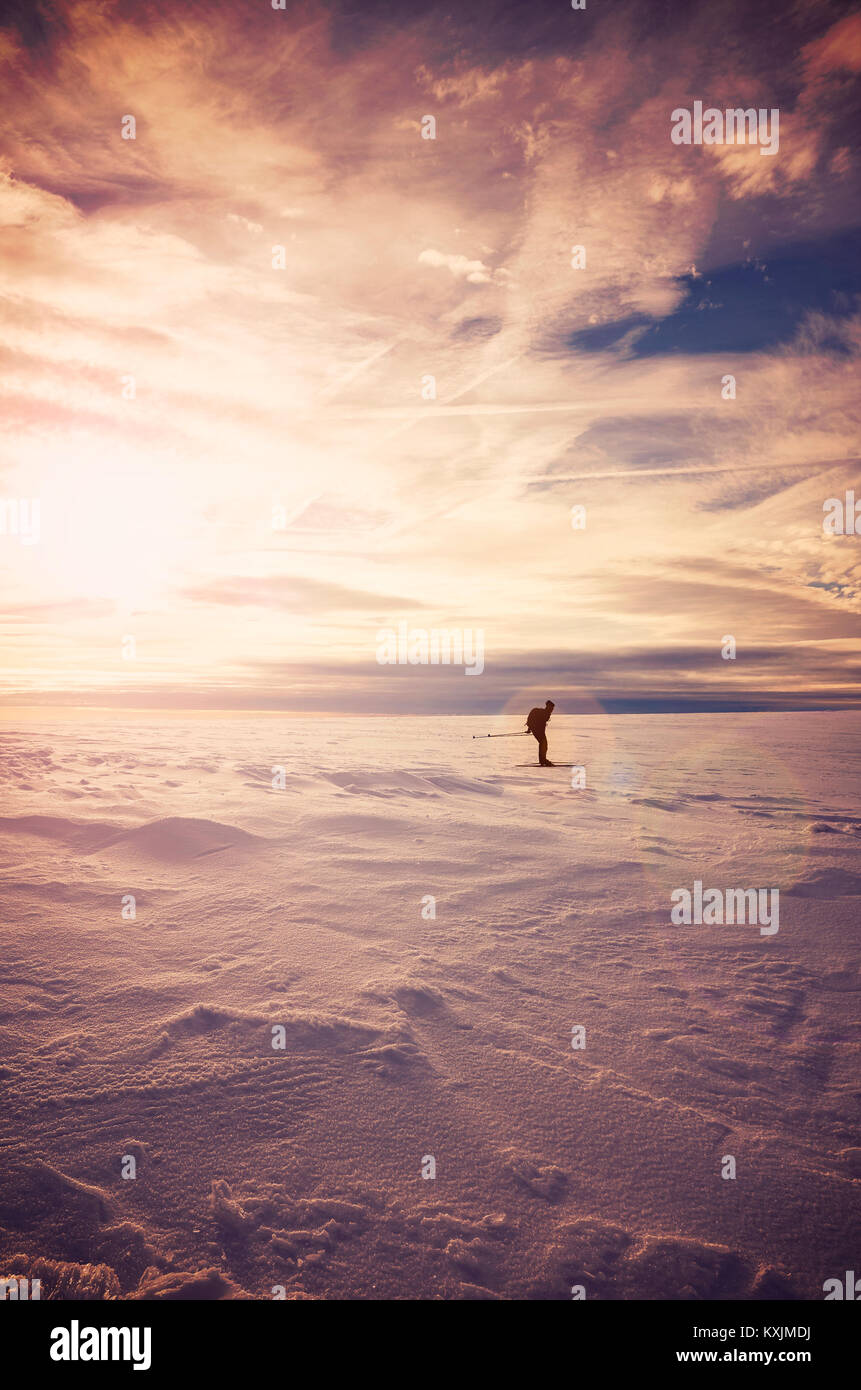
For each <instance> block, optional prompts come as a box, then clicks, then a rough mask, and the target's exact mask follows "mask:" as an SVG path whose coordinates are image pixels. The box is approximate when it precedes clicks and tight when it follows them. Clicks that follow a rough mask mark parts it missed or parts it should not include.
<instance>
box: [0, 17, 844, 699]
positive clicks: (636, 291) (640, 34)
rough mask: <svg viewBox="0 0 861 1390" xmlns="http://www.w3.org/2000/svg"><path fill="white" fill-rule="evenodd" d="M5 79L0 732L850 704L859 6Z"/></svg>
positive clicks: (26, 28) (330, 39)
mask: <svg viewBox="0 0 861 1390" xmlns="http://www.w3.org/2000/svg"><path fill="white" fill-rule="evenodd" d="M0 67H2V86H3V90H4V95H5V100H4V114H3V121H2V130H0V431H2V435H0V469H2V482H0V503H2V524H0V704H2V705H6V706H14V707H16V708H17V707H20V706H27V705H34V706H42V705H58V704H65V705H98V706H123V707H125V706H128V707H134V708H137V707H147V708H149V707H152V708H164V709H190V708H208V709H284V710H296V711H330V712H334V713H337V712H343V713H374V714H385V713H391V712H399V713H407V714H412V713H414V714H426V713H440V714H444V713H452V714H464V713H482V714H485V713H487V714H490V713H499V712H507V711H509V710H514V709H517V710H518V711H519V710H520V708H521V706H522V705H523V704H524V703H525V702H526V701H530V702H532V703H534V702H535V701H536V699H537V698H539V696H540V697H541V699H542V700H543V699H544V698H553V699H554V700H556V702H557V708H558V709H559V710H560V711H563V710H572V711H573V710H579V711H589V710H593V709H594V710H601V709H607V710H658V711H660V710H691V711H696V710H701V711H710V710H714V709H730V710H732V709H752V708H757V709H760V708H761V709H792V708H816V707H826V708H827V707H835V706H852V707H854V706H856V705H857V703H858V699H859V675H861V658H859V647H858V635H859V611H861V559H859V557H861V535H855V534H845V535H840V534H830V533H826V532H825V531H824V529H823V506H824V504H825V503H826V501H827V499H830V498H835V497H836V498H844V497H845V494H846V492H847V490H854V491H855V492H856V495H857V497H858V499H859V500H861V442H860V441H859V409H861V405H859V403H861V392H859V374H858V364H859V355H861V313H859V302H861V301H859V295H861V267H859V255H858V252H859V245H861V238H859V225H861V207H859V177H858V160H859V154H858V149H857V142H856V141H855V140H853V135H852V132H853V129H854V131H855V132H856V133H857V130H858V129H859V126H861V13H859V12H858V11H857V8H856V9H855V10H854V12H853V8H852V7H851V6H848V5H843V4H839V3H830V2H829V3H817V0H814V2H813V3H810V4H803V5H802V4H792V3H783V4H776V3H769V0H764V3H758V4H757V5H756V6H751V5H749V4H748V3H746V0H745V2H744V3H722V0H717V3H715V0H711V3H703V0H693V3H690V4H684V5H681V4H661V3H646V0H638V3H635V4H618V3H613V2H612V0H600V2H599V0H587V4H586V8H585V9H584V10H574V9H572V8H571V6H570V5H567V4H566V2H565V0H531V3H529V4H523V3H517V4H513V3H490V0H486V2H484V3H483V2H482V0H476V3H473V4H470V5H469V6H457V7H452V8H449V7H448V6H445V5H442V6H440V5H435V4H433V3H430V4H423V5H418V6H417V5H414V4H404V3H397V0H389V3H375V0H363V3H361V5H360V4H358V3H356V2H355V0H351V3H346V0H344V2H343V3H337V2H333V3H320V0H312V2H311V3H303V0H286V6H285V8H284V9H283V10H282V9H275V8H273V5H272V0H230V3H229V4H227V3H221V2H220V0H211V2H210V3H202V2H201V0H182V2H181V3H179V0H175V2H174V3H138V4H135V3H129V0H125V3H119V2H118V0H85V2H84V3H81V0H44V2H43V3H31V2H30V0H28V3H26V4H24V3H22V4H10V3H8V0H7V2H6V3H0ZM697 101H700V102H702V103H703V105H704V107H706V108H708V107H714V108H718V109H720V110H724V109H725V108H728V107H744V108H748V107H753V108H755V109H757V110H759V109H760V108H762V109H763V110H765V111H767V112H771V111H773V110H777V111H778V113H779V143H778V146H777V148H776V149H775V150H774V152H773V153H763V152H762V150H761V148H760V147H758V146H757V145H755V144H750V143H747V144H744V145H740V144H735V145H730V144H700V145H695V144H689V145H684V144H676V143H674V142H673V141H672V139H671V129H672V125H673V119H672V113H673V112H674V111H675V110H677V109H679V108H684V109H690V110H693V106H694V103H695V102H697ZM130 117H133V118H134V138H127V137H129V135H130V132H131V126H130V122H129V118H130ZM430 118H432V119H430ZM772 120H773V118H772ZM431 135H432V136H433V138H429V137H430V136H431ZM574 248H580V250H579V251H575V249H574ZM728 377H731V378H732V379H733V386H728V385H727V378H728ZM733 390H734V395H733V394H732V391H733ZM577 508H580V509H583V510H581V511H579V512H578V511H574V510H572V509H577ZM34 518H35V520H34ZM859 529H861V520H859ZM400 624H405V625H406V629H407V631H408V632H415V631H418V632H420V633H429V632H431V631H432V630H439V629H446V630H448V631H449V632H456V633H466V634H472V640H473V641H474V640H475V634H478V633H480V634H481V641H482V644H483V663H482V665H483V669H482V670H481V672H480V673H479V672H477V671H476V672H475V673H474V674H467V671H466V669H465V668H464V666H460V667H458V666H454V665H449V666H443V665H427V664H409V663H407V664H402V665H385V664H381V663H380V661H379V660H378V652H379V644H380V633H381V632H382V631H384V630H386V629H392V630H395V631H397V630H398V629H399V625H400ZM730 639H731V641H732V645H733V646H734V650H735V658H734V659H729V658H727V657H726V656H725V655H724V653H725V652H727V651H728V650H730V649H731V647H730V646H728V643H729V641H730ZM528 707H529V706H528V704H526V708H528Z"/></svg>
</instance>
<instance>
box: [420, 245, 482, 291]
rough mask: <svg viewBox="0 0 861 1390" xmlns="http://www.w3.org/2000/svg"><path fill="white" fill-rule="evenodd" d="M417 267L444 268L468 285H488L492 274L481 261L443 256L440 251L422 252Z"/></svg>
mask: <svg viewBox="0 0 861 1390" xmlns="http://www.w3.org/2000/svg"><path fill="white" fill-rule="evenodd" d="M418 261H419V265H432V266H444V267H445V268H446V269H447V270H450V271H451V273H452V275H453V276H454V277H455V279H457V280H466V281H467V282H468V283H469V284H470V285H489V284H490V282H491V280H492V278H493V272H492V271H491V270H490V269H489V267H488V266H486V265H485V264H484V262H483V261H477V260H473V261H471V260H469V258H468V257H467V256H461V255H456V254H451V253H449V254H445V253H444V252H442V251H432V250H427V251H422V252H421V253H420V254H419V258H418Z"/></svg>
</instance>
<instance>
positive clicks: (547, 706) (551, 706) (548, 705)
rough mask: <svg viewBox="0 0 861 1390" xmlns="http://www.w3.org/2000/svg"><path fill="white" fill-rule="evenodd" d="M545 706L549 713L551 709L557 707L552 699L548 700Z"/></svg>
mask: <svg viewBox="0 0 861 1390" xmlns="http://www.w3.org/2000/svg"><path fill="white" fill-rule="evenodd" d="M544 708H545V709H546V711H547V713H548V714H549V713H550V711H551V710H552V709H555V708H556V706H555V705H554V703H553V701H552V700H548V701H547V704H546V705H545V706H544Z"/></svg>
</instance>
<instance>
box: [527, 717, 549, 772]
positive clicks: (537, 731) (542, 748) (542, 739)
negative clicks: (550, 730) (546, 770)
mask: <svg viewBox="0 0 861 1390" xmlns="http://www.w3.org/2000/svg"><path fill="white" fill-rule="evenodd" d="M553 709H554V705H553V701H552V700H548V701H547V704H546V705H545V706H544V708H543V709H542V708H541V706H540V705H536V706H535V709H531V710H530V711H529V713H528V714H527V716H526V727H527V729H528V730H529V732H530V733H531V734H532V736H533V738H537V739H538V763H539V766H540V767H553V763H551V762H550V760H549V759H548V757H547V721H548V719H549V718H550V716H551V714H552V713H553Z"/></svg>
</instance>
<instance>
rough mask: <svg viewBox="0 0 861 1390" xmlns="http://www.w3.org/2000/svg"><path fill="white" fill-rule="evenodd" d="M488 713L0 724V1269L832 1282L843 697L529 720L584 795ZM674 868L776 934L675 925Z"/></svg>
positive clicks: (249, 1276) (844, 1162)
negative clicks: (574, 768) (750, 895)
mask: <svg viewBox="0 0 861 1390" xmlns="http://www.w3.org/2000/svg"><path fill="white" fill-rule="evenodd" d="M494 727H496V728H499V729H502V728H504V727H507V728H516V727H517V721H516V720H508V721H507V722H505V723H503V721H497V722H496V723H494V722H493V721H486V720H485V721H482V720H475V719H472V718H469V719H467V718H459V719H450V720H445V719H344V720H338V719H327V718H320V719H303V718H287V717H281V716H279V717H273V716H260V717H259V718H252V717H247V716H245V717H242V718H195V717H190V716H189V717H183V718H169V717H165V718H163V719H158V718H155V717H149V716H146V717H145V716H139V717H131V716H127V717H124V718H118V717H115V716H110V715H105V716H104V717H102V716H96V715H90V716H88V717H80V718H77V719H71V718H63V719H60V720H58V721H57V722H56V723H51V722H49V721H48V720H47V719H45V720H38V721H33V720H29V719H28V720H21V721H20V722H19V723H17V724H15V723H14V722H12V721H11V720H7V723H6V727H5V729H4V731H3V733H2V739H0V742H2V753H3V756H2V760H0V787H2V801H0V887H2V916H0V943H2V953H0V1111H2V1122H0V1273H3V1274H9V1275H12V1274H17V1275H21V1276H24V1275H28V1274H29V1275H30V1276H31V1277H36V1278H40V1279H41V1280H42V1297H43V1298H47V1297H55V1298H92V1299H102V1298H208V1299H217V1298H236V1297H255V1298H271V1297H272V1290H273V1287H275V1286H279V1285H283V1286H284V1288H285V1289H286V1295H287V1297H288V1298H295V1297H312V1298H321V1297H323V1298H386V1297H410V1298H431V1299H433V1298H482V1299H486V1298H500V1297H502V1298H545V1299H546V1298H570V1297H571V1293H570V1290H571V1287H572V1285H582V1286H583V1287H584V1288H585V1290H586V1294H587V1297H590V1298H607V1299H625V1298H646V1299H660V1298H673V1299H686V1298H688V1299H690V1298H701V1299H715V1298H717V1299H720V1298H730V1297H742V1298H757V1297H766V1298H768V1297H771V1298H802V1299H806V1298H821V1297H822V1296H823V1295H822V1284H823V1282H824V1280H825V1279H828V1278H833V1277H836V1278H842V1277H843V1274H844V1271H845V1270H847V1269H855V1268H857V1261H858V1248H859V1247H858V1234H859V1232H858V1211H859V1202H858V1190H859V1180H861V1164H859V1160H861V1147H859V1145H861V1139H859V1132H858V1108H859V1107H858V1100H859V1093H861V1083H859V1074H858V1065H857V1063H858V1050H857V1047H858V1001H859V993H858V991H859V987H861V982H859V970H858V950H857V921H858V915H859V914H858V907H859V901H861V864H859V857H858V846H859V834H861V808H859V786H861V778H859V771H861V769H859V762H861V757H859V746H861V745H859V739H858V732H859V722H858V718H857V717H856V716H854V715H851V714H817V713H810V714H786V715H783V714H781V715H775V714H763V715H709V716H704V715H699V716H694V715H690V716H654V715H652V716H642V717H640V716H633V715H632V716H623V717H618V718H614V719H610V718H604V717H593V718H588V719H587V718H584V719H582V720H574V719H566V718H564V717H559V716H554V719H553V722H552V724H551V726H550V730H549V732H550V735H551V738H550V756H551V757H556V758H558V759H559V760H560V761H562V760H565V761H568V762H572V763H575V764H578V765H581V764H582V765H583V766H584V767H585V768H586V778H587V785H586V788H585V789H573V788H572V786H571V777H572V773H571V771H570V770H569V769H565V768H555V769H544V770H540V769H538V768H537V767H535V768H534V769H532V768H529V767H518V766H517V764H518V763H523V762H524V761H525V759H526V758H528V757H531V756H533V755H534V753H535V745H534V743H533V741H532V740H531V739H530V740H527V739H523V740H515V739H499V740H485V739H482V740H473V739H472V737H471V736H472V734H473V733H481V732H484V731H485V730H487V729H488V728H494ZM279 767H283V768H284V770H285V772H284V781H285V786H284V788H283V789H276V788H273V785H272V782H273V775H275V776H276V778H277V773H276V774H273V768H276V769H277V768H279ZM697 879H698V880H700V881H702V882H703V884H704V886H705V887H706V888H708V887H720V888H730V887H732V888H751V887H763V888H766V887H767V888H778V889H779V890H780V930H779V932H778V933H777V935H776V936H772V937H764V936H762V935H760V932H759V929H758V927H757V926H755V925H722V926H696V925H691V926H675V925H672V924H671V921H670V909H671V901H670V894H671V892H672V891H673V889H674V888H678V887H687V888H689V889H690V888H692V886H693V883H694V881H695V880H697ZM128 894H132V895H134V898H135V900H136V916H135V920H133V921H132V920H123V916H122V907H123V902H122V900H123V897H124V895H128ZM427 895H432V896H433V897H434V898H435V900H436V917H435V919H433V918H430V917H427V916H424V917H423V915H422V906H423V901H426V898H427ZM425 911H426V912H427V911H428V909H427V907H426V908H425ZM576 1025H582V1027H583V1028H585V1030H586V1033H585V1037H586V1046H585V1048H584V1049H582V1050H576V1051H575V1050H574V1049H572V1046H571V1038H572V1029H573V1028H574V1027H575V1026H576ZM278 1026H280V1027H281V1028H283V1034H282V1035H281V1036H282V1037H283V1040H284V1047H283V1048H281V1049H277V1050H276V1049H274V1048H273V1045H272V1044H273V1028H275V1027H278ZM727 1155H732V1156H733V1157H734V1159H735V1162H736V1165H737V1177H736V1178H735V1179H734V1180H726V1179H724V1178H722V1177H721V1169H722V1166H723V1165H724V1159H725V1156H727ZM124 1156H125V1157H124ZM426 1156H431V1157H432V1158H433V1159H434V1160H435V1164H436V1177H435V1178H432V1179H425V1178H423V1177H422V1168H423V1164H424V1165H425V1167H427V1162H426ZM128 1157H131V1158H133V1159H134V1160H135V1164H136V1177H135V1178H134V1179H124V1178H123V1176H122V1172H123V1167H124V1164H125V1166H126V1167H128Z"/></svg>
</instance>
